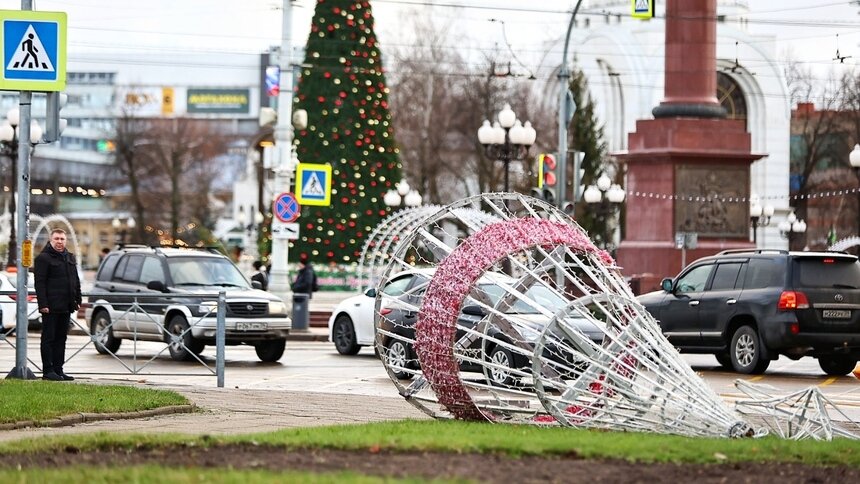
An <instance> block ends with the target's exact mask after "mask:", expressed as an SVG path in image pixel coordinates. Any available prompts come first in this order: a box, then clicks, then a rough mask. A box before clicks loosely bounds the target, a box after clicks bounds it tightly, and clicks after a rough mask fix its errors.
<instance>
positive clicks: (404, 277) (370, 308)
mask: <svg viewBox="0 0 860 484" xmlns="http://www.w3.org/2000/svg"><path fill="white" fill-rule="evenodd" d="M419 274H420V275H423V276H424V277H425V278H428V279H429V278H431V277H433V270H432V269H416V270H410V271H405V272H401V273H398V274H396V275H395V276H394V277H392V278H391V279H390V281H389V282H388V283H387V284H385V286H384V287H383V289H382V292H383V294H385V295H387V296H392V297H397V296H399V295H401V294H403V292H404V291H405V290H406V288H408V287H409V285H410V283H411V282H412V279H413V278H415V277H416V276H417V275H419ZM375 305H376V289H374V288H370V289H368V290H367V291H365V292H364V294H359V295H357V296H352V297H350V298H347V299H344V300H343V301H341V302H340V304H338V305H337V306H336V307H335V308H334V311H332V313H331V317H330V318H329V320H328V335H329V341H331V342H332V343H334V347H335V349H336V350H337V352H338V353H340V354H342V355H354V354H356V353H358V352H359V350H361V347H362V346H369V345H372V344H373V340H374V337H375V330H374V327H373V323H374V319H375V316H376V315H375V311H374V309H375Z"/></svg>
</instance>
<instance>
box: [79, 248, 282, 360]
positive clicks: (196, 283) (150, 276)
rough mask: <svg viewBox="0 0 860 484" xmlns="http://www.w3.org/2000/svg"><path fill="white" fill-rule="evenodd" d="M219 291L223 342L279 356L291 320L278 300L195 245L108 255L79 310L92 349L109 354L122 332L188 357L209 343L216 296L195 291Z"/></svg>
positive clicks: (228, 263)
mask: <svg viewBox="0 0 860 484" xmlns="http://www.w3.org/2000/svg"><path fill="white" fill-rule="evenodd" d="M220 291H226V296H227V308H226V311H227V319H226V344H228V345H238V344H247V345H252V346H254V349H255V350H256V352H257V356H258V357H259V358H260V360H262V361H267V362H272V361H277V360H279V359H280V358H281V356H283V354H284V348H285V347H286V342H287V335H288V334H289V332H290V329H291V327H292V322H291V321H290V319H289V318H288V317H287V308H286V305H285V304H284V302H283V301H282V300H281V299H279V298H278V297H276V296H274V295H272V294H270V293H267V292H264V291H261V290H259V289H255V288H254V287H252V286H251V284H250V283H249V282H248V279H246V278H245V276H244V275H243V274H242V272H241V271H239V269H238V268H237V267H236V266H235V265H234V264H233V262H232V261H230V259H228V258H227V257H225V256H223V255H221V254H219V253H214V252H210V251H206V250H198V249H179V248H149V247H143V246H126V247H124V248H121V249H119V250H115V251H113V252H111V253H110V254H108V255H107V256H106V257H105V259H104V260H103V261H102V263H101V265H100V266H99V270H98V273H97V274H96V282H95V285H94V287H93V289H92V291H91V293H90V296H89V305H88V308H87V310H86V318H87V321H89V322H90V331H91V332H92V334H94V335H96V338H97V342H96V349H97V350H98V352H99V353H102V354H107V353H114V352H116V351H117V350H118V349H119V347H120V344H121V343H122V340H123V339H136V340H146V341H163V342H165V343H167V344H168V345H169V350H170V356H171V357H172V358H173V359H175V360H191V359H194V358H195V356H196V355H199V354H200V353H201V352H202V351H203V348H204V347H205V346H206V345H207V344H208V345H213V344H215V329H216V322H217V318H216V315H217V302H216V301H213V300H211V299H204V298H203V297H202V295H205V294H214V293H218V292H220ZM132 294H140V295H141V297H134V296H133V295H132Z"/></svg>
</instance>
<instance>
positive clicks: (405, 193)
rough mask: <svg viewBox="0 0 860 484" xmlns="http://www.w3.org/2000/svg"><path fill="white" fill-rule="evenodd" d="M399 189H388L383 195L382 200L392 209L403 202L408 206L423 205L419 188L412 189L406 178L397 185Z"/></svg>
mask: <svg viewBox="0 0 860 484" xmlns="http://www.w3.org/2000/svg"><path fill="white" fill-rule="evenodd" d="M396 187H397V189H396V190H394V189H392V190H388V191H387V192H386V193H385V196H384V197H382V202H383V203H385V205H387V206H389V207H391V208H392V209H394V208H396V207H400V206H401V203H402V204H403V205H404V206H406V207H417V206H419V205H421V201H422V197H421V194H420V193H418V191H417V190H414V189H412V188H411V187H410V186H409V183H407V182H406V180H405V179H403V180H400V182H399V183H397V185H396Z"/></svg>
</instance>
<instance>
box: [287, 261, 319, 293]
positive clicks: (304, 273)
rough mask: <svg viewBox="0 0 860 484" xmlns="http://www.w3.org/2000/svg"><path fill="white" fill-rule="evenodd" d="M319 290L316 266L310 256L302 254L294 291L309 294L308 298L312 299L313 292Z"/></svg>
mask: <svg viewBox="0 0 860 484" xmlns="http://www.w3.org/2000/svg"><path fill="white" fill-rule="evenodd" d="M318 290H319V286H318V285H317V275H316V273H314V268H313V266H312V265H311V262H310V261H309V260H308V256H306V255H302V256H301V257H299V273H298V274H296V280H295V282H293V292H296V293H299V294H307V295H308V299H310V298H311V294H313V292H314V291H318Z"/></svg>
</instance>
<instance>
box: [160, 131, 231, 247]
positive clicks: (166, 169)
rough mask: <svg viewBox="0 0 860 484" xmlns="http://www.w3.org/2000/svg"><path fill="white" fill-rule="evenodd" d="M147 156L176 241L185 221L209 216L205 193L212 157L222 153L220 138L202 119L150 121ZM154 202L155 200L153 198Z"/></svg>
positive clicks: (199, 220)
mask: <svg viewBox="0 0 860 484" xmlns="http://www.w3.org/2000/svg"><path fill="white" fill-rule="evenodd" d="M147 135H148V138H149V140H150V141H151V143H150V144H148V145H147V156H148V157H149V158H150V159H151V160H152V163H153V166H154V168H155V169H156V170H157V171H156V172H154V173H153V174H154V175H156V176H157V177H158V179H159V180H161V189H160V190H157V192H160V193H162V194H164V195H165V196H162V197H159V199H160V200H161V205H162V206H163V204H164V200H165V199H166V202H167V207H166V210H165V211H164V212H165V213H167V217H168V224H169V227H170V235H171V238H172V239H173V240H174V241H176V240H178V239H180V238H187V237H183V236H180V234H181V233H184V232H186V230H189V229H190V227H189V226H188V222H192V221H193V222H194V223H196V224H200V223H205V222H206V221H209V220H210V219H211V213H210V212H209V193H210V191H211V186H212V181H213V180H214V178H215V166H214V163H215V160H216V159H217V157H218V155H220V154H222V153H224V151H225V149H226V148H225V143H224V138H223V137H222V136H219V135H218V133H215V132H213V130H212V129H211V125H210V124H209V123H208V122H207V121H205V120H193V119H188V118H175V119H158V120H153V121H152V122H151V124H150V129H149V131H148V133H147ZM153 202H154V203H155V204H156V205H158V200H154V201H153Z"/></svg>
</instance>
